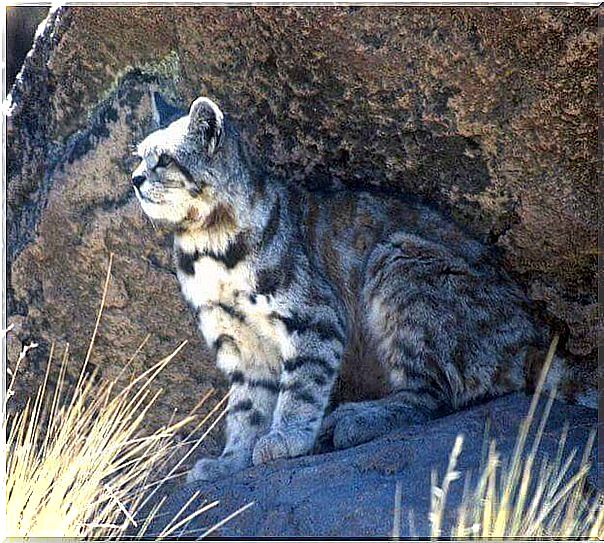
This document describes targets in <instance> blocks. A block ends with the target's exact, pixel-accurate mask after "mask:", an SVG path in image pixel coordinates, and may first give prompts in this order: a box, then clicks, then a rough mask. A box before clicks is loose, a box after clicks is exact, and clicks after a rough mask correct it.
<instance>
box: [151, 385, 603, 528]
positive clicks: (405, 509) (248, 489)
mask: <svg viewBox="0 0 604 543" xmlns="http://www.w3.org/2000/svg"><path fill="white" fill-rule="evenodd" d="M529 404H530V398H529V397H528V396H525V395H523V394H512V395H508V396H505V397H502V398H498V399H496V400H494V401H492V402H490V403H488V404H483V405H480V406H476V407H473V408H469V409H467V410H465V411H461V412H458V413H455V414H453V415H450V416H448V417H445V418H442V419H439V420H434V421H432V422H429V423H425V424H421V425H417V426H412V427H409V428H404V429H400V430H398V431H396V432H393V433H392V434H391V435H389V436H387V437H384V438H382V439H378V440H375V441H373V442H371V443H367V444H365V445H363V446H360V447H355V448H353V449H348V450H344V451H339V452H332V453H329V454H323V455H315V456H306V457H302V458H297V459H291V460H280V461H276V462H273V463H270V464H266V465H263V466H258V467H254V468H251V469H248V470H246V471H244V472H241V473H239V474H237V475H234V476H232V477H230V478H227V479H224V480H222V481H220V482H218V483H215V484H210V483H192V484H189V485H185V486H183V487H182V488H180V489H178V490H177V491H175V492H174V493H173V494H172V495H170V496H168V498H167V500H166V502H165V505H164V506H163V507H162V509H161V517H160V516H158V517H157V520H156V522H155V523H153V524H152V526H151V531H150V532H149V534H154V533H155V534H157V533H159V532H160V531H161V529H162V527H164V526H165V525H166V523H168V522H169V519H171V518H173V517H174V515H175V514H176V513H177V512H178V511H179V510H180V509H181V508H182V507H183V506H184V505H185V504H186V502H187V501H188V500H189V499H190V498H191V497H192V496H193V495H194V494H195V493H196V492H198V493H199V495H198V496H197V497H196V498H195V499H194V500H193V501H192V502H191V504H190V506H189V507H188V508H187V509H185V510H184V511H183V512H182V513H181V516H180V517H179V518H181V519H182V518H185V517H186V516H187V515H188V514H190V513H192V512H193V511H195V509H196V508H199V506H200V504H201V503H202V502H205V503H210V502H212V501H214V500H219V502H220V503H219V505H218V506H216V507H215V508H213V509H211V510H210V511H208V512H206V513H203V514H201V515H200V516H199V517H197V518H196V519H194V520H193V521H191V522H190V523H189V525H188V527H187V529H186V531H184V532H183V533H180V534H179V532H178V531H177V532H175V533H173V534H172V536H175V535H181V536H183V537H187V536H189V537H192V536H199V535H201V534H202V533H203V532H204V531H205V530H207V529H208V528H209V527H211V526H213V525H214V524H216V523H217V522H219V521H221V520H222V519H224V518H225V517H226V516H227V515H230V514H231V513H233V512H235V511H237V510H238V509H239V508H241V507H243V506H245V505H247V504H249V503H253V504H254V505H253V506H251V507H250V508H249V509H247V510H245V511H243V512H242V513H241V514H240V515H238V516H236V517H235V518H234V519H232V520H230V521H229V522H227V523H226V524H225V525H224V526H223V527H221V528H220V529H219V530H218V531H217V532H214V534H213V536H215V537H230V538H246V539H247V538H253V539H256V538H263V537H281V538H294V537H303V538H309V537H318V538H329V537H331V538H336V537H338V538H351V537H357V538H358V537H360V538H370V537H377V538H387V537H390V535H391V534H392V527H393V518H394V517H393V515H394V501H395V500H394V496H395V486H396V483H397V481H399V482H400V483H401V488H402V500H401V513H402V519H401V531H400V535H401V537H413V536H414V537H420V538H427V537H429V536H430V524H429V519H428V513H429V511H430V495H431V489H430V485H431V483H430V480H431V472H432V469H436V472H437V476H438V479H437V481H438V483H439V484H442V479H443V477H444V473H445V471H446V467H447V463H448V461H449V455H450V453H451V449H452V448H453V444H454V442H455V439H456V437H457V435H458V434H463V436H464V442H463V448H462V452H461V455H460V456H459V460H458V464H457V469H458V471H460V472H461V473H462V475H463V476H465V475H467V474H468V473H470V471H471V473H472V474H473V475H474V476H476V474H477V473H480V466H481V465H482V464H481V457H482V450H483V443H484V436H485V433H484V429H485V423H486V422H487V421H489V433H488V436H489V438H490V439H494V440H495V441H496V444H497V452H498V453H499V454H500V459H501V460H502V462H503V461H505V460H506V459H509V458H511V456H512V452H513V449H514V445H515V440H516V436H517V432H518V429H519V425H520V422H521V421H522V420H523V417H524V416H525V415H526V413H527V412H528V407H529ZM543 404H544V402H543V401H542V402H541V407H543ZM541 413H542V410H541V408H540V409H538V410H537V415H536V417H535V419H534V421H535V423H534V424H533V427H534V428H533V430H534V429H535V428H536V426H537V425H538V423H539V421H540V420H541ZM596 423H597V415H596V413H595V411H593V410H590V409H585V408H582V407H576V406H569V405H564V404H561V403H558V402H554V407H553V409H552V411H551V413H550V416H549V419H548V423H547V425H546V426H545V431H544V435H543V440H542V444H541V446H540V447H539V453H538V455H537V460H536V463H535V467H534V472H535V473H537V471H538V469H539V465H540V463H541V461H543V459H545V458H546V457H547V458H549V459H550V460H553V459H554V457H555V455H556V451H557V449H558V444H559V442H560V434H561V431H562V428H563V426H564V425H565V424H568V427H569V434H568V438H567V442H566V448H565V453H564V456H563V459H564V460H565V459H566V458H568V456H569V455H570V454H571V451H572V450H573V449H574V448H576V449H577V454H576V457H575V460H574V463H573V465H572V466H571V468H570V470H569V473H576V470H577V467H578V460H577V457H579V458H580V456H581V452H582V450H583V448H584V446H585V443H586V441H587V436H588V434H589V432H590V430H592V429H594V428H595V425H596ZM530 436H531V437H529V439H528V441H527V443H528V445H527V447H526V450H528V449H530V446H531V444H532V436H534V433H532V434H530ZM474 482H475V479H474ZM463 487H464V480H463V478H462V479H460V480H458V481H455V482H453V483H451V487H450V492H449V494H448V496H447V499H446V505H447V506H446V508H445V516H444V523H443V530H444V531H443V533H444V534H449V533H450V527H451V525H452V523H453V522H454V520H455V515H456V512H457V507H458V506H459V503H460V499H461V496H462V492H463ZM529 495H530V494H529ZM409 515H412V518H413V524H414V526H415V528H414V529H413V528H412V526H410V525H409Z"/></svg>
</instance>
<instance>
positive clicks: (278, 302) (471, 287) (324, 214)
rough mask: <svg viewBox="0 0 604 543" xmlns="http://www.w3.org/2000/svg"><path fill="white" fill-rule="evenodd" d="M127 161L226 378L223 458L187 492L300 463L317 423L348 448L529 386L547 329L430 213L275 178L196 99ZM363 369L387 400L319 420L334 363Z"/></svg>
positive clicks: (485, 257) (195, 475)
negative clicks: (135, 162)
mask: <svg viewBox="0 0 604 543" xmlns="http://www.w3.org/2000/svg"><path fill="white" fill-rule="evenodd" d="M156 98H157V97H156ZM137 152H138V155H139V156H140V159H141V162H140V165H139V166H138V167H137V168H136V170H135V171H134V173H133V176H132V183H133V185H134V190H135V192H136V196H137V197H138V199H139V201H140V204H141V206H142V209H143V211H144V212H145V213H146V214H147V215H148V216H149V217H150V218H152V219H154V220H158V221H162V222H164V223H166V224H168V225H171V226H172V228H173V230H174V258H175V263H176V269H177V276H178V279H179V281H180V286H181V289H182V293H183V295H184V298H185V299H186V301H187V302H188V303H189V305H190V306H191V308H192V309H193V310H194V312H195V314H196V315H197V319H198V323H199V329H200V331H201V334H202V335H203V338H204V339H205V341H206V342H207V344H208V345H209V346H211V347H213V348H214V350H215V353H216V362H217V366H218V368H220V369H221V370H222V371H223V372H224V373H225V375H226V376H227V377H228V379H229V380H230V383H231V388H230V396H229V399H228V412H227V429H226V446H225V448H224V452H223V453H222V455H221V456H220V457H219V458H204V459H201V460H199V461H198V462H197V464H196V465H195V467H194V469H193V470H192V471H191V472H190V474H189V480H195V479H203V480H214V479H217V478H220V477H224V476H227V475H229V474H232V473H234V472H237V471H239V470H241V469H243V468H245V467H247V466H249V465H251V464H252V463H253V464H259V463H263V462H267V461H270V460H272V459H276V458H284V457H294V456H298V455H304V454H307V453H309V452H310V451H311V450H312V449H313V446H314V445H315V442H316V441H317V437H318V436H319V433H320V431H321V429H322V431H323V434H322V435H323V437H324V436H325V435H327V436H328V437H329V439H331V440H333V445H334V446H335V447H336V448H344V447H350V446H353V445H355V444H359V443H363V442H366V441H368V440H371V439H372V438H374V437H376V436H378V435H381V434H384V433H386V432H388V431H389V430H391V429H392V428H394V427H396V426H399V425H403V424H409V423H413V422H419V421H423V420H426V419H427V418H430V417H433V416H435V415H437V414H438V413H442V412H446V411H449V410H454V409H458V408H460V407H462V406H464V405H467V404H469V403H471V402H474V401H476V400H479V399H481V398H485V397H490V396H497V395H501V394H504V393H507V392H510V391H513V390H517V389H521V388H523V387H525V385H526V383H527V380H529V379H530V378H531V375H532V372H533V369H532V368H531V364H530V360H531V356H532V353H534V352H540V351H542V350H543V347H544V335H543V333H541V332H540V331H539V330H538V329H537V327H536V326H535V324H534V323H533V320H532V319H531V317H530V313H529V302H528V300H527V298H526V296H525V295H524V293H523V292H522V290H521V289H520V288H519V287H518V286H517V285H515V284H514V283H513V282H512V281H511V280H510V279H509V278H508V277H507V276H506V275H505V273H504V272H503V271H502V270H501V268H500V267H499V266H498V265H497V264H496V262H495V261H494V260H493V259H492V258H491V257H490V253H489V251H488V250H487V249H486V248H485V247H484V246H483V245H481V244H480V243H479V242H478V241H476V240H474V239H472V238H470V237H469V236H467V235H466V234H465V233H464V231H463V230H462V229H461V228H460V227H459V226H458V225H456V224H455V223H453V222H451V221H450V220H447V219H445V218H444V217H443V216H442V215H440V214H439V213H437V212H436V211H435V210H433V209H430V208H429V207H426V206H424V205H420V204H419V203H415V202H413V201H411V200H407V199H404V198H402V197H401V198H399V197H393V196H392V195H389V196H388V197H385V196H381V195H378V194H371V193H368V192H351V191H346V190H340V191H332V192H308V191H306V190H304V189H303V188H302V187H300V186H299V185H298V184H294V183H291V182H288V181H287V180H283V179H277V178H274V177H271V176H270V175H268V174H267V173H266V172H265V171H264V170H263V168H262V167H261V166H259V165H258V164H257V163H255V162H254V160H253V159H252V158H251V157H250V154H249V153H248V151H247V149H246V146H245V145H244V144H243V142H242V140H241V139H240V137H239V136H238V134H237V131H236V129H235V128H234V127H233V125H232V123H231V122H230V121H229V120H228V118H227V117H225V116H224V115H223V113H222V111H221V110H220V108H219V107H218V105H217V104H215V103H214V102H213V101H212V100H210V99H208V98H204V97H200V98H198V99H197V100H195V101H194V102H193V104H192V105H191V108H190V111H189V114H188V115H185V116H182V117H181V118H179V119H178V120H176V121H174V122H172V123H171V124H170V125H169V126H167V127H166V128H164V129H160V130H158V131H156V132H153V133H152V134H151V135H149V136H148V137H147V138H146V139H145V140H144V141H143V142H142V143H140V145H139V146H138V150H137ZM365 357H372V358H374V359H376V360H378V361H379V363H380V364H381V366H382V368H383V370H384V371H385V372H386V375H387V377H388V380H387V387H388V390H389V392H390V394H389V395H388V396H386V397H384V398H382V399H378V400H375V401H365V402H360V403H352V404H345V405H343V406H341V407H340V408H338V409H336V410H335V412H334V413H333V414H332V415H330V416H329V417H327V420H326V421H323V419H324V413H325V410H326V407H327V405H328V401H329V399H330V393H331V391H332V386H333V384H334V381H335V379H336V377H337V375H338V371H339V369H340V367H341V365H342V362H343V360H346V363H347V364H350V365H351V366H352V367H354V366H355V364H357V363H358V362H359V361H360V360H362V359H363V358H365Z"/></svg>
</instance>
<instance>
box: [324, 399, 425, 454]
mask: <svg viewBox="0 0 604 543" xmlns="http://www.w3.org/2000/svg"><path fill="white" fill-rule="evenodd" d="M436 406H437V404H436V401H435V400H434V398H433V397H432V395H431V394H430V392H428V391H422V390H401V391H398V392H396V393H394V394H391V395H389V396H388V397H386V398H383V399H380V400H372V401H365V402H351V403H345V404H343V405H340V406H338V407H337V408H336V409H335V410H334V411H333V412H332V413H330V414H329V415H328V416H327V417H325V420H324V421H323V426H322V428H321V436H320V442H321V443H322V444H323V445H325V444H326V443H328V442H330V441H331V442H332V443H333V446H334V447H335V448H336V449H347V448H349V447H354V446H356V445H360V444H362V443H366V442H368V441H371V440H372V439H375V438H377V437H380V436H383V435H386V434H388V433H390V432H391V431H393V430H395V429H396V428H399V427H402V426H406V425H412V424H419V423H422V422H425V421H427V420H429V419H430V418H432V416H433V413H434V412H435V411H436Z"/></svg>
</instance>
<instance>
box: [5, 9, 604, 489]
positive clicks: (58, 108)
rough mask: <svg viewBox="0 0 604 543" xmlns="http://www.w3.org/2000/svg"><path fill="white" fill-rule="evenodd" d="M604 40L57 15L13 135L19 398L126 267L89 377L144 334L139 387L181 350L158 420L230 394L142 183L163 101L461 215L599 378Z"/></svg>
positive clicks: (540, 13) (339, 176)
mask: <svg viewBox="0 0 604 543" xmlns="http://www.w3.org/2000/svg"><path fill="white" fill-rule="evenodd" d="M597 43H598V40H597V10H596V9H595V8H593V9H591V8H570V7H567V8H543V7H539V8H522V9H518V8H493V7H489V8H460V7H456V8H443V7H439V8H436V7H421V8H418V7H407V8H400V7H397V8H394V7H344V6H341V7H278V8H275V7H270V8H269V7H244V8H242V7H238V8H234V7H159V6H137V7H105V6H95V7H75V6H74V7H60V8H56V9H53V10H51V12H50V14H49V16H48V18H47V20H46V23H45V26H44V28H43V30H42V31H41V32H39V33H38V35H37V38H36V41H35V44H34V49H33V51H32V53H31V54H30V55H29V56H28V57H27V59H26V60H25V64H24V66H23V69H22V71H21V72H20V74H19V76H18V78H17V81H16V83H15V85H14V87H13V89H12V93H11V103H10V116H9V118H8V126H7V135H8V147H7V159H8V186H7V199H8V206H7V207H8V221H7V242H8V244H7V266H8V267H7V279H8V285H7V287H8V316H9V323H11V322H14V323H18V326H15V327H14V330H13V335H12V336H11V335H10V334H9V341H10V342H12V344H13V347H12V349H11V352H18V350H19V346H20V345H22V344H27V343H28V342H29V341H36V342H38V343H39V347H38V348H37V349H35V350H33V351H31V352H30V354H29V355H28V358H27V360H26V363H24V365H23V370H22V374H21V378H20V381H19V385H20V386H21V389H20V390H21V391H20V392H19V389H17V392H18V393H17V396H16V398H17V400H21V401H24V398H25V396H26V395H27V393H28V392H30V391H31V390H32V387H34V386H35V385H36V384H37V383H39V382H40V381H41V379H42V376H43V374H44V369H45V360H46V358H47V356H48V353H49V350H50V344H51V342H53V341H54V342H56V349H55V352H62V349H63V347H64V346H65V345H66V344H67V343H68V344H69V346H70V347H69V348H70V353H71V362H70V365H69V368H68V378H69V377H72V378H75V376H77V375H78V374H79V369H80V365H81V362H82V360H83V359H84V357H85V355H86V351H87V348H88V342H89V339H90V337H91V334H92V331H93V329H94V324H95V319H96V313H97V310H98V307H99V303H100V298H101V291H102V284H103V278H104V274H105V272H106V269H107V265H108V260H109V255H110V254H111V253H113V255H114V259H113V270H112V280H111V284H110V288H109V292H108V299H107V304H106V308H105V312H104V316H103V319H102V321H101V325H100V329H99V333H98V337H97V341H96V345H95V348H94V351H93V356H92V359H91V360H92V363H93V365H94V366H95V367H97V368H99V370H100V371H101V374H103V375H104V376H108V377H112V376H114V375H116V374H117V372H119V370H120V369H121V367H122V366H123V364H125V363H126V361H127V360H128V359H129V358H130V357H131V355H132V354H133V353H134V351H135V350H136V349H137V347H138V346H139V344H141V342H142V341H143V340H144V339H145V337H146V336H147V335H150V338H149V340H148V341H147V342H146V343H145V345H144V346H143V348H142V349H141V352H140V353H139V354H138V355H137V357H136V358H135V360H134V362H133V363H132V366H131V367H132V371H133V372H139V371H141V370H142V369H143V368H146V367H148V366H149V365H150V364H151V363H152V362H155V361H157V360H158V359H159V358H160V357H161V356H164V355H166V354H168V353H169V352H171V351H172V350H173V349H174V348H175V347H176V346H177V345H178V344H179V343H180V342H181V341H182V340H185V339H186V340H188V341H189V344H188V345H187V346H186V347H185V349H184V350H183V351H182V353H181V354H180V355H179V356H178V357H177V358H176V359H175V360H174V361H173V362H172V364H171V365H170V366H169V367H168V368H167V369H166V370H165V372H164V373H163V374H162V375H161V376H160V378H159V381H158V384H159V385H160V386H161V387H162V388H163V390H164V393H163V395H162V396H161V399H160V400H159V402H158V403H157V405H156V406H155V408H154V409H153V410H152V411H150V413H149V416H148V423H149V424H150V425H155V426H157V425H160V424H164V423H165V422H167V421H168V420H169V419H170V418H171V417H172V416H173V415H174V411H175V410H178V411H179V413H181V414H184V413H185V412H188V410H189V409H191V408H192V407H193V406H194V405H195V404H196V403H197V401H198V399H199V396H200V394H201V393H202V392H203V391H204V390H206V389H208V388H209V387H215V388H217V389H218V391H219V393H221V392H223V391H224V390H225V385H224V381H223V380H222V377H221V376H220V375H219V374H218V373H217V371H216V370H215V369H214V365H213V360H212V356H211V353H209V352H208V350H207V349H206V348H205V347H204V346H203V345H202V343H201V341H200V340H199V339H198V335H197V332H196V329H195V323H194V319H193V318H192V317H191V315H189V313H188V310H187V309H186V307H185V304H184V303H183V302H182V301H181V299H180V295H179V288H178V284H177V281H176V278H175V275H174V273H173V268H172V264H171V256H170V246H171V242H170V235H169V234H168V233H166V232H164V231H162V230H161V229H155V228H154V225H153V224H151V223H150V221H149V220H148V219H146V218H145V217H144V216H143V215H142V213H141V211H140V209H139V206H138V204H137V202H136V201H135V198H134V195H133V193H132V190H131V187H130V180H129V174H130V172H131V170H132V167H133V163H132V156H131V147H132V146H133V145H134V144H135V143H136V142H138V141H139V140H140V139H142V138H143V137H144V136H145V135H146V134H147V133H149V132H150V131H151V130H152V128H153V123H152V114H151V108H150V100H149V96H150V92H151V91H153V90H159V91H160V92H161V93H162V95H163V96H164V97H165V98H166V99H167V100H169V101H170V102H172V103H174V104H177V105H181V106H184V107H187V106H188V104H189V103H190V102H191V101H192V100H193V99H194V98H195V97H197V96H199V95H208V96H211V97H212V98H213V99H215V100H216V101H217V102H219V103H220V104H221V106H222V108H223V109H224V110H225V111H226V112H228V114H229V115H231V116H232V118H234V119H235V120H236V121H237V122H238V124H239V127H240V129H241V132H242V134H243V137H244V138H245V139H246V140H247V141H248V142H249V143H250V144H251V145H252V146H253V147H254V148H255V152H257V153H259V154H260V155H261V156H262V157H263V160H264V162H265V164H266V165H267V167H268V168H269V169H270V170H271V171H272V172H273V173H275V174H278V175H286V176H289V177H291V178H293V179H295V180H297V181H298V182H299V183H303V184H305V185H306V186H307V187H309V188H311V189H312V188H317V187H325V186H329V185H336V186H347V187H350V188H362V187H370V186H372V187H373V186H378V187H382V188H384V189H387V190H389V191H393V192H394V193H403V192H410V193H413V194H416V195H418V196H419V197H420V198H422V199H424V200H426V201H428V202H430V203H431V204H432V205H434V206H436V207H438V208H440V209H441V210H442V211H443V212H444V213H447V214H450V215H451V216H452V217H453V218H454V219H456V220H458V221H459V222H461V223H462V224H464V225H465V226H466V228H467V229H468V230H469V231H471V232H472V233H473V234H474V235H475V236H476V237H477V238H479V239H481V240H482V241H484V242H485V243H488V244H490V245H492V246H494V247H495V248H496V249H497V250H498V253H499V258H500V262H501V266H503V267H505V268H506V269H507V270H508V271H509V273H511V274H512V275H513V276H514V277H515V278H516V280H518V281H519V282H521V283H522V284H523V285H524V286H525V288H526V290H527V292H528V293H529V295H530V297H531V298H532V299H533V301H534V302H535V304H534V305H535V309H536V311H537V313H538V314H539V317H540V318H543V320H545V321H547V322H548V323H549V324H550V325H551V326H552V328H553V329H555V330H557V331H558V332H560V333H561V335H562V338H563V341H562V350H563V353H564V354H565V356H567V357H568V358H570V359H572V360H573V364H575V366H576V367H577V368H578V369H579V370H580V372H581V373H582V374H583V377H582V378H584V379H587V380H589V381H590V382H592V381H593V382H594V383H595V372H596V343H597V342H596V336H597V311H596V308H597V299H596V270H597V250H596V247H597V233H596V232H597V228H596V226H597V183H596V172H597V123H596V107H597V90H596V77H597V67H596V63H597ZM11 362H14V361H11ZM55 374H56V373H55V372H53V373H51V382H52V379H53V376H54V375H55ZM344 388H345V387H344ZM216 439H218V438H216ZM208 443H209V445H208V447H209V448H210V449H212V447H214V448H215V447H216V446H217V445H216V443H214V442H213V441H212V440H210V441H209V442H208ZM426 495H427V493H426Z"/></svg>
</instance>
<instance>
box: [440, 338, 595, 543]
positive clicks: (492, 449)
mask: <svg viewBox="0 0 604 543" xmlns="http://www.w3.org/2000/svg"><path fill="white" fill-rule="evenodd" d="M557 342H558V338H557V337H556V338H554V341H553V342H552V344H551V346H550V349H549V352H548V354H547V357H546V360H545V364H544V368H543V371H542V374H541V377H540V380H539V383H538V385H537V388H536V390H535V394H534V395H533V399H532V402H531V405H530V408H529V412H528V413H527V415H526V417H525V419H524V420H523V422H522V424H521V426H520V429H519V431H518V436H517V439H516V444H515V447H514V451H513V453H512V456H511V458H510V459H509V460H508V461H507V462H502V461H501V459H500V457H499V455H498V453H497V448H496V443H495V442H494V441H491V442H490V443H489V444H488V447H487V448H488V452H487V453H486V461H485V462H484V466H483V468H482V469H481V472H480V475H479V477H478V480H477V482H476V483H475V484H473V485H472V484H471V482H470V478H469V477H466V481H465V485H464V490H463V497H462V500H461V505H460V506H459V508H458V510H457V515H456V522H455V525H454V527H453V529H452V532H451V537H454V538H460V539H474V538H476V539H479V538H497V539H499V538H506V537H520V538H523V539H524V538H555V539H564V538H589V539H594V540H595V539H600V540H601V539H603V538H604V503H603V501H602V497H601V496H599V495H598V494H597V493H590V492H588V491H587V487H586V478H587V474H588V472H589V469H590V462H589V457H590V453H591V450H592V447H593V442H594V437H595V433H594V432H592V433H591V435H590V437H589V440H588V443H587V444H586V447H585V449H584V452H583V456H582V458H581V462H580V465H579V467H578V470H577V471H576V472H575V473H570V468H571V465H572V463H573V460H574V458H575V456H576V451H572V452H571V453H570V454H567V455H566V456H565V444H566V437H567V431H568V428H564V429H563V432H562V436H561V440H560V443H559V446H558V450H557V454H556V456H555V458H553V459H548V458H543V459H542V460H541V462H538V450H539V445H540V443H541V439H542V437H543V431H544V429H545V425H546V423H547V419H548V416H549V413H550V410H551V407H552V403H553V401H554V392H552V394H551V395H550V396H549V398H548V400H547V403H546V406H545V409H544V411H543V414H542V416H541V420H540V421H539V422H538V427H537V430H536V432H535V436H534V439H533V442H532V444H531V445H530V447H528V445H529V444H528V437H529V433H530V432H529V431H530V429H531V427H532V426H533V423H534V417H535V412H536V409H537V405H538V402H539V399H540V396H541V393H542V389H543V383H544V381H545V375H546V373H547V371H548V369H549V367H550V365H551V362H552V359H553V357H554V353H555V350H556V346H557ZM462 444H463V438H462V437H461V436H458V438H457V440H456V442H455V445H454V447H453V450H452V452H451V455H450V458H449V464H448V466H447V469H446V472H445V475H444V478H443V480H442V483H441V484H440V485H438V484H437V482H436V474H435V473H433V476H432V499H431V511H430V522H431V537H432V538H434V539H435V538H439V537H442V519H443V517H444V513H445V510H446V498H447V493H448V490H449V488H450V484H451V483H452V482H453V481H455V480H457V479H458V478H459V477H460V475H461V474H460V473H459V472H458V471H457V470H456V465H457V460H458V458H459V455H460V453H461V449H462Z"/></svg>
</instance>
